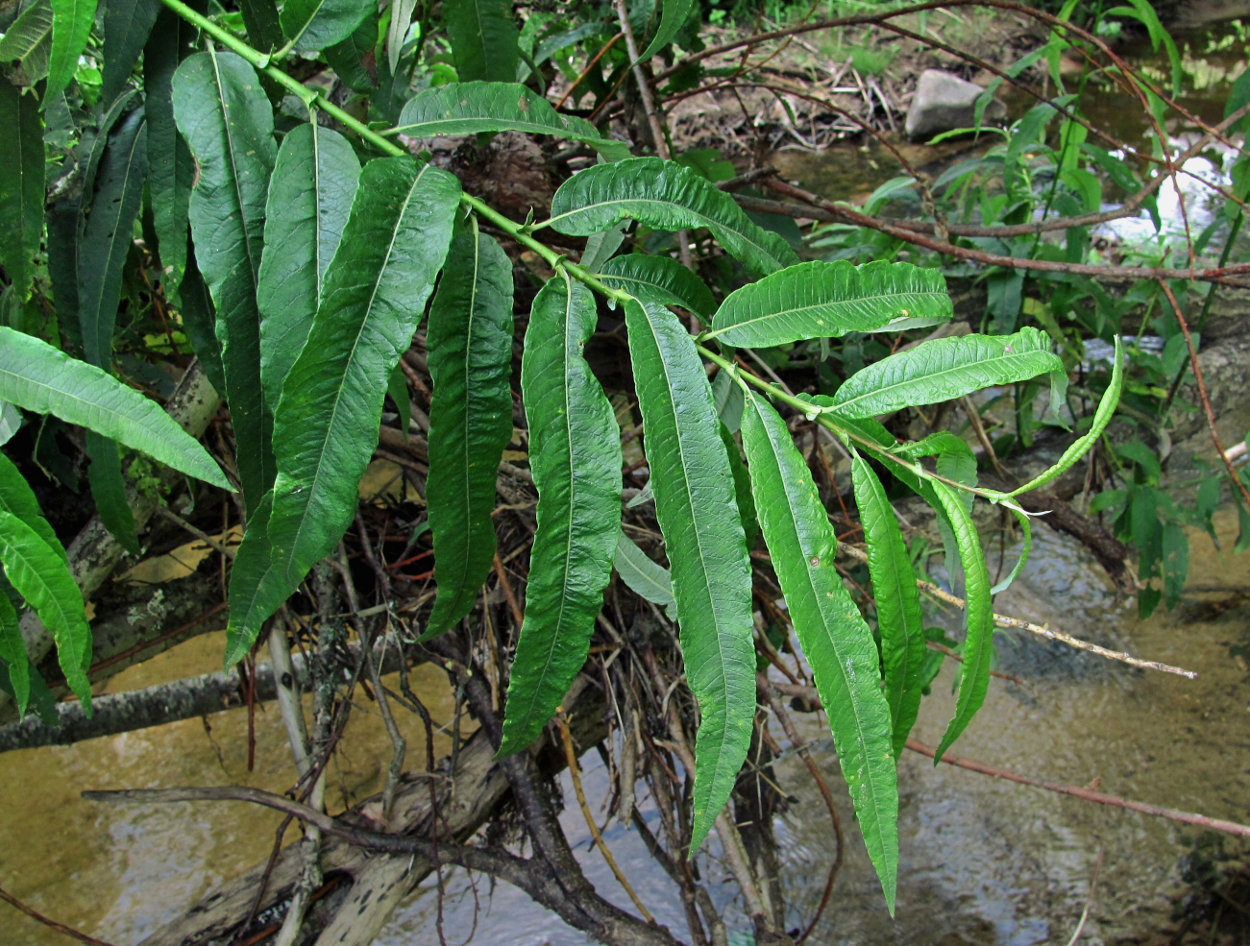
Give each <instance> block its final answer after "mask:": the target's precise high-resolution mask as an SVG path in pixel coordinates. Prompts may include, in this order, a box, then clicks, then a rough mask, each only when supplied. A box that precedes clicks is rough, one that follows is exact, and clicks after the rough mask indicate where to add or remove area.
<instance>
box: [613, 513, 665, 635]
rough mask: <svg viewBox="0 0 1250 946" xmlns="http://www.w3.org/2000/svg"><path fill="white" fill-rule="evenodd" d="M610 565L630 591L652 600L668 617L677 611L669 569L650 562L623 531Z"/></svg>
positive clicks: (644, 553) (617, 541) (645, 554)
mask: <svg viewBox="0 0 1250 946" xmlns="http://www.w3.org/2000/svg"><path fill="white" fill-rule="evenodd" d="M612 567H613V568H615V569H616V572H617V574H618V575H620V576H621V581H623V582H625V584H626V585H627V586H628V587H629V590H630V591H632V592H634V594H636V595H640V596H641V597H643V598H645V599H646V600H647V601H650V602H651V603H652V604H658V605H659V606H660V607H662V608H663V609H664V610H665V611H666V612H667V613H668V615H669V617H670V618H671V617H674V616H675V615H676V613H677V612H676V610H675V609H674V606H675V605H676V602H675V601H674V600H673V576H672V573H671V572H669V570H668V569H667V568H665V567H664V566H663V565H659V564H657V563H655V562H653V561H652V560H651V559H650V557H649V556H648V555H647V553H646V552H644V551H643V550H642V549H640V548H639V547H638V545H637V543H636V542H634V540H633V539H631V538H630V537H629V536H627V535H626V534H625V533H624V532H623V531H622V532H621V534H620V535H619V536H617V539H616V553H615V555H614V556H613V558H612Z"/></svg>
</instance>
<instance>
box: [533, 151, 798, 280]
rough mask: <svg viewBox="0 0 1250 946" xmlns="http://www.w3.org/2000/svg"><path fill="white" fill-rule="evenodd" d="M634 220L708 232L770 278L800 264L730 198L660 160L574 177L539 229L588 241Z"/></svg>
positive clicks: (598, 167)
mask: <svg viewBox="0 0 1250 946" xmlns="http://www.w3.org/2000/svg"><path fill="white" fill-rule="evenodd" d="M626 219H634V220H637V221H639V222H640V223H643V224H645V225H647V226H648V227H654V228H657V229H661V230H680V229H682V228H684V227H706V228H707V229H708V230H709V231H711V233H712V236H714V237H716V239H717V240H718V241H719V242H720V244H721V245H722V246H723V247H724V248H725V249H726V250H728V251H729V253H730V254H732V255H733V256H735V257H737V258H738V259H739V260H741V261H742V264H743V265H744V266H746V267H747V268H748V269H749V270H751V271H752V272H755V273H771V272H775V271H776V270H779V269H781V268H783V267H785V266H789V265H790V264H792V263H797V262H798V257H796V256H795V255H794V250H792V249H790V246H789V244H787V243H786V241H785V240H783V239H782V238H781V237H779V236H778V235H777V234H775V233H771V232H769V231H768V230H765V229H763V228H762V227H760V226H758V225H757V224H754V223H752V222H751V220H750V218H748V217H747V215H746V214H745V213H743V211H742V208H740V207H739V206H738V205H737V204H735V203H734V201H733V198H732V197H730V196H729V195H728V194H726V193H725V192H724V191H721V190H719V189H717V187H716V185H715V184H713V183H712V182H711V181H709V180H708V179H707V178H705V177H702V176H700V175H699V174H698V173H697V172H696V171H694V170H692V169H690V168H688V167H683V166H682V165H680V164H676V163H674V162H672V161H662V160H660V159H659V158H629V159H627V160H624V161H618V162H616V163H615V164H599V165H596V166H594V167H591V168H587V169H586V170H585V171H582V172H580V173H578V174H574V175H573V177H571V178H570V179H569V180H567V181H565V182H564V183H563V184H562V185H560V189H559V190H557V191H556V194H555V197H554V198H553V199H552V201H551V219H549V220H548V221H547V222H546V223H545V224H543V226H551V227H554V228H555V229H556V230H557V231H559V232H560V233H567V234H570V235H573V236H588V235H590V234H591V233H594V232H596V231H598V230H606V229H608V228H609V227H611V226H614V225H615V224H617V223H619V222H620V221H622V220H626Z"/></svg>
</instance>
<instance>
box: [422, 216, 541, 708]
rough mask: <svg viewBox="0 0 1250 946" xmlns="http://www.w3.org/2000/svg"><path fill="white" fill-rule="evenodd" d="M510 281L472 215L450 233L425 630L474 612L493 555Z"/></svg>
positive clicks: (437, 353) (435, 405) (433, 323)
mask: <svg viewBox="0 0 1250 946" xmlns="http://www.w3.org/2000/svg"><path fill="white" fill-rule="evenodd" d="M512 288H513V287H512V261H511V260H509V259H508V254H506V253H505V252H504V251H503V250H502V249H501V248H500V246H499V244H498V243H496V242H495V241H494V240H493V239H492V238H491V237H489V236H486V235H485V234H482V233H479V232H478V227H477V221H476V220H475V219H471V220H470V221H469V222H468V223H467V224H466V226H465V227H464V228H463V229H461V230H460V231H459V232H458V233H457V234H456V235H455V237H454V238H453V239H452V241H451V250H450V252H449V253H448V255H447V266H446V268H445V269H444V270H443V276H442V279H440V280H439V284H438V292H437V294H436V295H435V296H434V302H433V303H432V304H431V305H430V321H429V323H428V324H427V326H426V333H425V345H426V350H427V351H428V355H427V362H428V364H429V369H430V381H431V383H432V386H433V395H432V397H431V400H430V433H429V452H430V472H429V476H428V478H427V481H426V502H427V503H428V507H429V523H430V532H431V533H432V534H433V537H434V583H435V585H436V586H437V588H438V595H437V597H436V598H435V599H434V610H433V613H431V615H430V620H429V624H428V626H427V630H426V633H425V634H424V635H422V636H423V637H431V636H433V635H436V634H441V633H443V631H445V630H447V629H448V628H449V627H451V626H452V625H453V624H455V623H456V622H457V621H459V620H460V619H461V618H462V617H464V616H465V615H466V614H468V613H469V611H470V610H471V609H472V607H473V602H474V601H475V600H476V598H477V592H478V589H479V588H480V587H481V585H482V582H483V581H485V580H486V575H487V573H488V572H489V571H490V567H491V562H492V561H493V560H494V558H495V522H494V520H493V519H492V518H491V513H492V512H493V511H494V508H495V479H496V477H497V476H498V473H499V460H500V458H501V457H502V455H503V448H504V447H506V446H507V445H508V441H509V440H511V439H512V390H511V386H510V382H511V380H512ZM531 449H532V448H531ZM544 722H545V720H544Z"/></svg>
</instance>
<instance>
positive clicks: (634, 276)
mask: <svg viewBox="0 0 1250 946" xmlns="http://www.w3.org/2000/svg"><path fill="white" fill-rule="evenodd" d="M599 275H600V277H601V278H602V279H603V282H604V283H605V284H606V285H609V286H611V287H612V288H614V289H624V290H625V291H626V292H628V293H629V294H630V295H632V296H633V297H634V298H636V299H640V300H642V301H643V302H655V303H658V304H659V305H679V306H681V307H682V308H683V309H689V310H690V311H691V312H693V313H695V314H696V315H702V316H706V315H707V314H708V313H710V312H711V311H712V310H713V309H714V308H716V300H715V299H713V298H712V291H711V290H710V289H708V287H707V285H706V284H705V283H704V282H703V280H702V279H700V278H699V277H698V276H696V275H695V274H694V273H692V272H691V271H690V270H688V269H687V268H686V267H685V266H682V265H681V263H679V262H678V261H677V260H675V259H673V258H672V257H669V256H647V255H644V254H642V253H627V254H625V255H624V256H617V257H614V258H613V259H610V260H608V261H607V262H605V263H604V264H603V265H602V266H601V267H600V269H599Z"/></svg>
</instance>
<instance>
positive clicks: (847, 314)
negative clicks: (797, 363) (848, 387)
mask: <svg viewBox="0 0 1250 946" xmlns="http://www.w3.org/2000/svg"><path fill="white" fill-rule="evenodd" d="M953 312H954V309H953V306H952V304H951V298H950V296H949V295H948V294H947V292H946V280H945V279H944V278H943V277H942V273H941V271H939V270H936V269H920V268H919V267H917V266H913V265H911V264H910V263H890V262H887V261H885V260H879V261H877V262H873V263H865V264H864V265H863V266H855V265H854V264H852V263H850V262H848V261H846V260H838V261H836V262H832V263H829V262H823V261H820V260H817V261H815V262H811V263H800V264H799V265H797V266H790V267H788V268H786V269H783V270H782V271H781V272H779V273H773V274H772V275H771V276H765V277H764V278H763V279H760V280H758V281H757V282H753V283H750V284H748V285H746V286H743V287H742V288H741V289H739V290H737V291H735V292H732V293H730V294H729V295H728V296H726V297H725V301H724V302H722V303H721V306H720V308H719V309H717V310H716V315H715V316H714V317H713V319H712V331H711V332H708V333H707V336H706V337H708V338H717V337H719V338H720V339H721V341H723V342H725V343H726V344H728V345H735V346H737V347H740V348H768V347H771V346H773V345H784V344H787V343H789V342H795V341H800V340H803V339H812V338H837V337H839V336H841V335H845V334H846V333H847V332H885V331H889V332H893V331H901V330H903V329H909V328H917V327H920V326H925V325H934V324H937V323H939V322H945V321H947V320H949V319H950V317H951V315H952V314H953Z"/></svg>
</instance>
